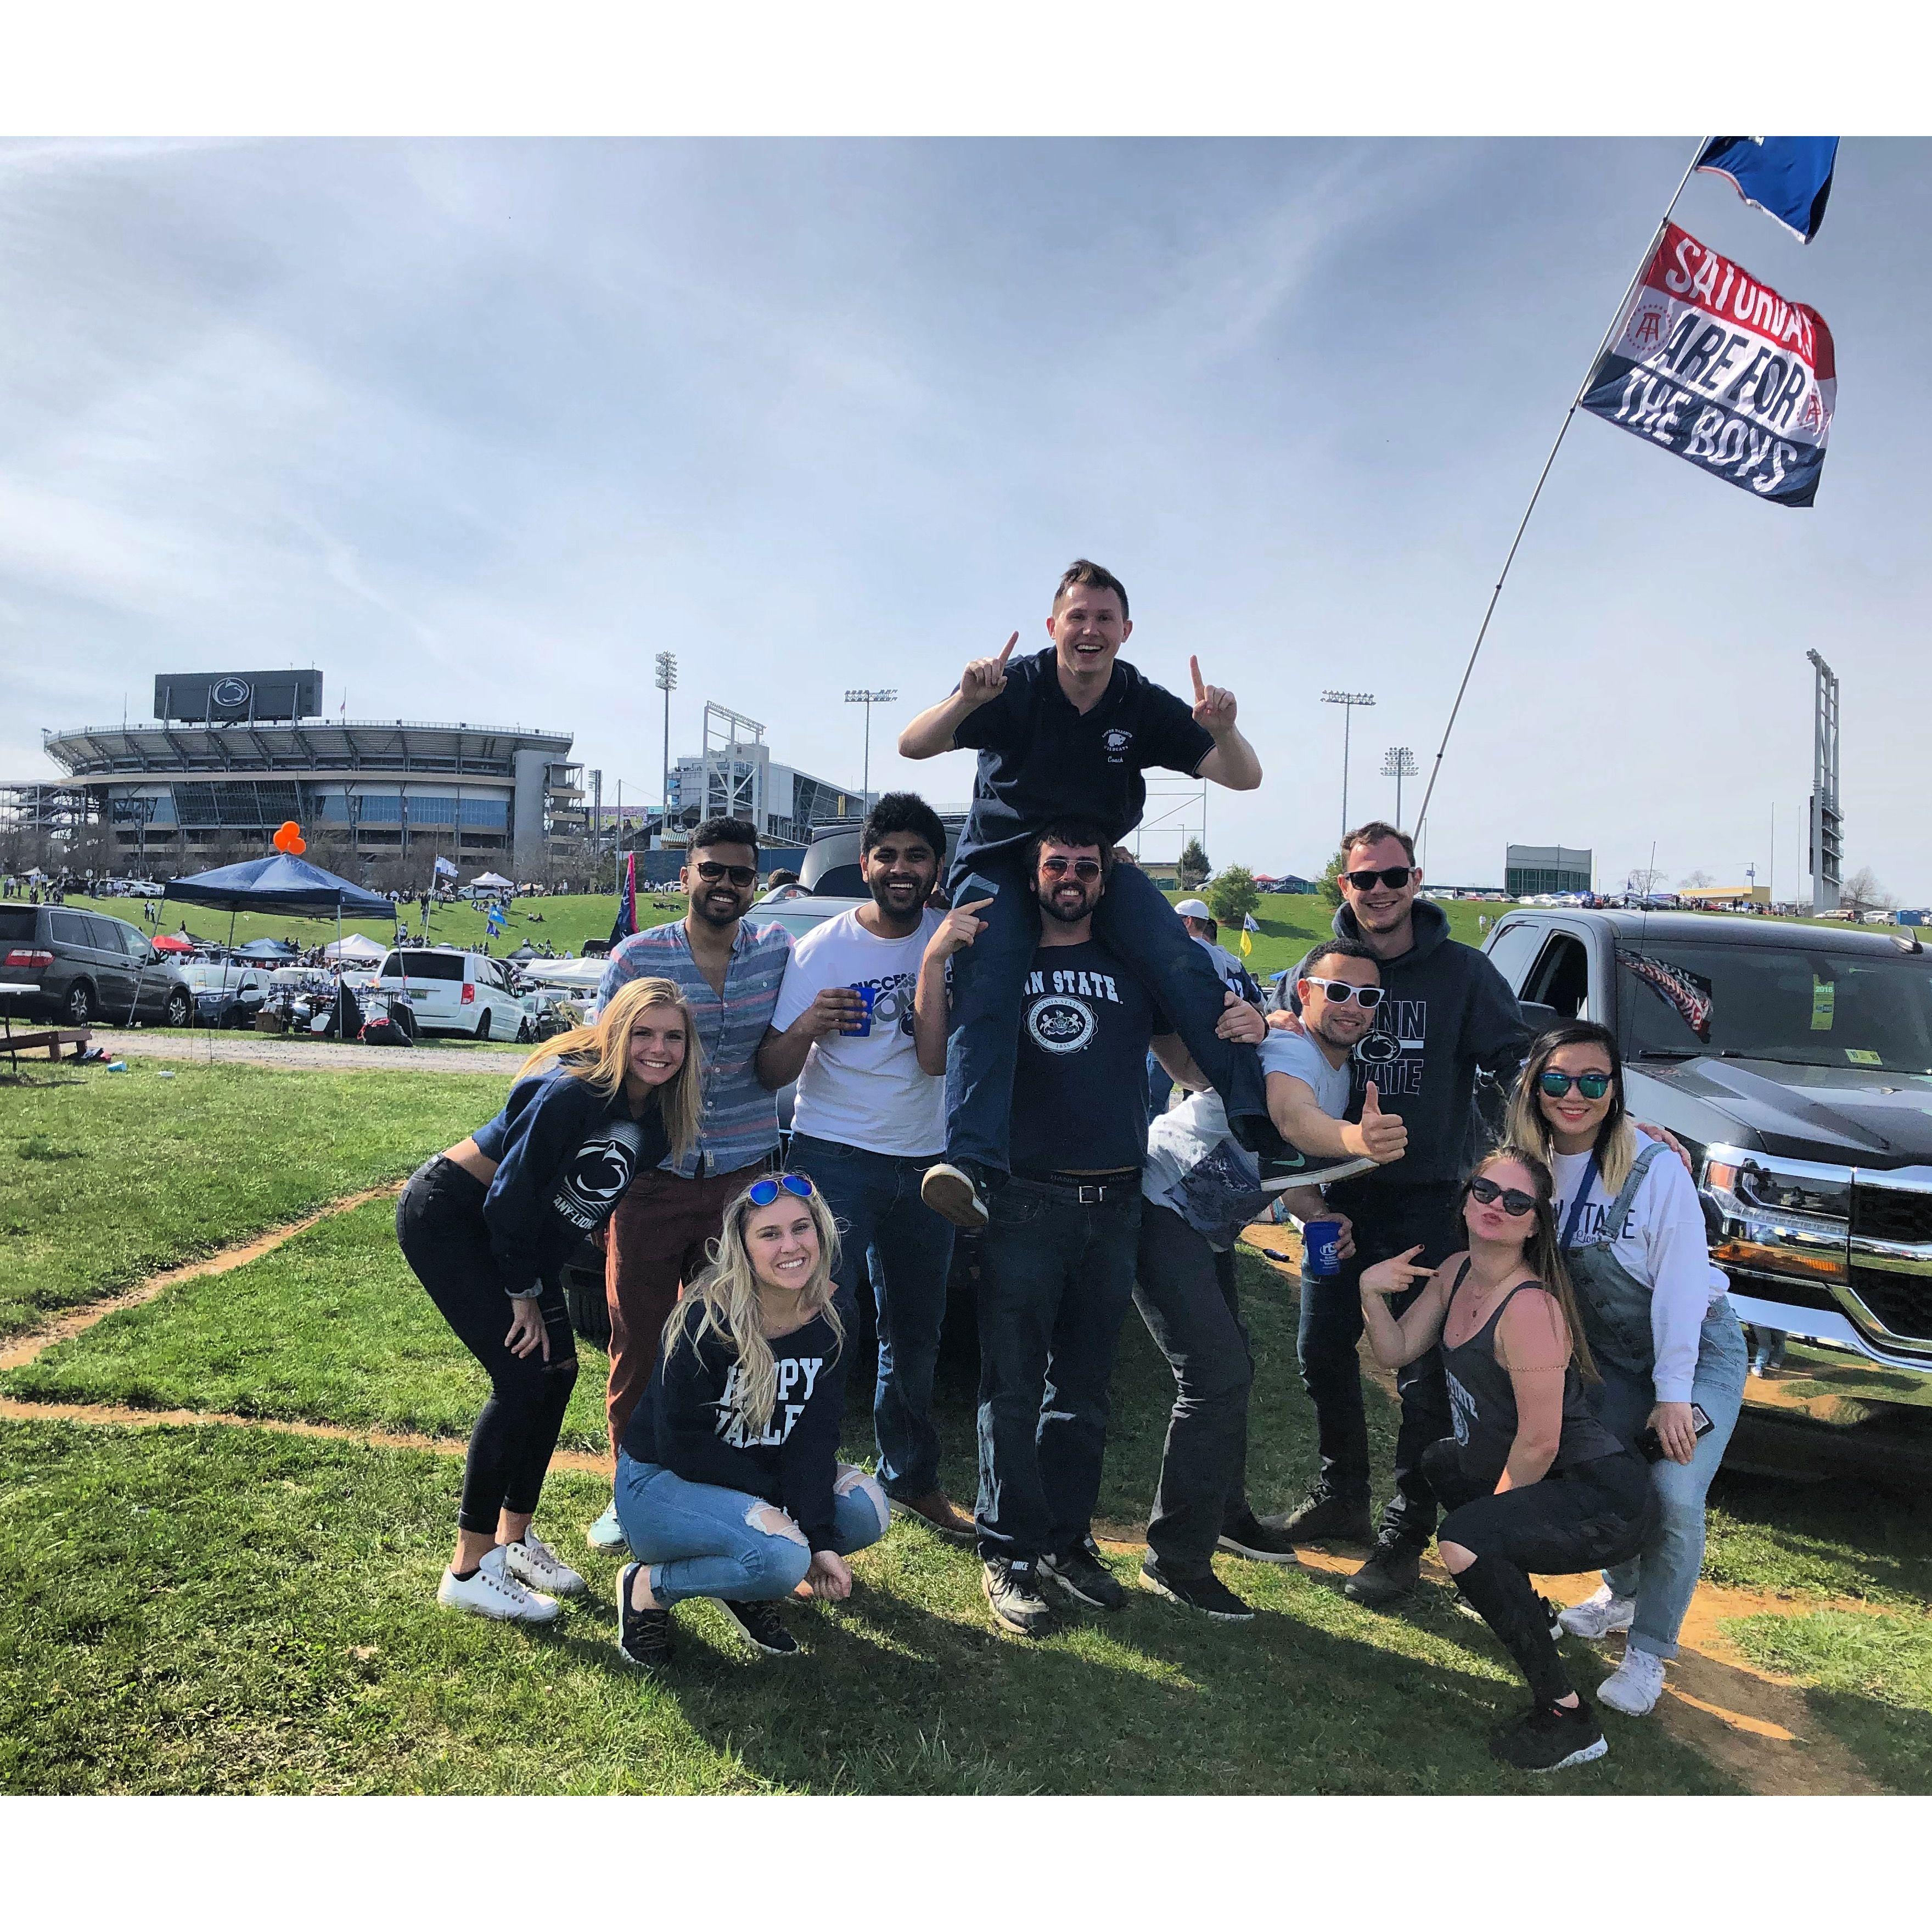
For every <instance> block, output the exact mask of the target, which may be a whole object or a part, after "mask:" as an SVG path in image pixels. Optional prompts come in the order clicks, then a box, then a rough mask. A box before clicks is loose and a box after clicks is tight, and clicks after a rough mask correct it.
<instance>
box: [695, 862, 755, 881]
mask: <svg viewBox="0 0 1932 1932" xmlns="http://www.w3.org/2000/svg"><path fill="white" fill-rule="evenodd" d="M693 869H694V871H696V872H697V876H698V877H700V879H702V880H703V881H704V883H706V885H707V886H715V884H716V883H718V880H720V879H729V880H730V881H731V883H732V884H733V885H734V886H755V885H756V884H757V883H758V868H757V866H755V865H720V864H719V863H718V861H717V860H716V859H699V860H698V862H697V865H696V866H695V867H694V868H693Z"/></svg>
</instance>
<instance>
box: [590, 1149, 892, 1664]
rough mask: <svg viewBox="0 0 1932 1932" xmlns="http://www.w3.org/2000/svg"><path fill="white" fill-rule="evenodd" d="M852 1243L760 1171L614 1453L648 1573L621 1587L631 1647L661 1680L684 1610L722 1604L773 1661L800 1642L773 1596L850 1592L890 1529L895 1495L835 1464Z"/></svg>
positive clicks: (632, 1535) (677, 1321)
mask: <svg viewBox="0 0 1932 1932" xmlns="http://www.w3.org/2000/svg"><path fill="white" fill-rule="evenodd" d="M837 1256H838V1230H837V1228H836V1226H835V1223H833V1221H832V1215H831V1212H830V1211H829V1209H828V1208H826V1205H825V1199H824V1197H823V1196H822V1195H821V1194H820V1193H819V1192H818V1190H817V1188H816V1187H814V1186H813V1184H812V1183H811V1181H810V1180H809V1179H808V1178H807V1177H806V1176H805V1175H802V1174H768V1175H761V1176H760V1178H758V1179H757V1180H756V1181H753V1182H752V1183H751V1185H750V1186H749V1187H746V1188H745V1190H743V1192H742V1193H740V1194H739V1196H737V1198H736V1199H735V1200H734V1201H733V1202H732V1203H731V1205H730V1206H729V1207H728V1208H726V1209H725V1211H724V1228H723V1230H722V1232H721V1234H720V1235H719V1236H718V1246H717V1249H716V1251H715V1260H714V1261H713V1262H712V1265H711V1267H710V1268H708V1269H707V1270H706V1271H705V1273H704V1274H703V1275H701V1276H700V1277H699V1278H698V1280H697V1281H696V1282H694V1283H692V1284H691V1286H690V1287H689V1288H688V1289H686V1290H685V1295H684V1299H683V1300H682V1301H681V1302H679V1304H678V1305H677V1307H676V1308H675V1309H674V1310H673V1311H672V1312H671V1316H670V1320H669V1321H667V1322H666V1323H665V1324H664V1346H662V1347H661V1349H659V1350H658V1359H657V1366H656V1367H655V1369H653V1370H652V1372H651V1379H650V1382H649V1386H648V1387H647V1388H646V1389H645V1391H644V1394H643V1400H641V1401H640V1403H638V1405H637V1409H636V1410H635V1412H634V1413H633V1414H632V1415H631V1421H630V1426H629V1427H628V1428H627V1429H626V1430H625V1432H624V1441H623V1445H622V1448H621V1449H620V1450H619V1452H618V1457H617V1485H616V1502H617V1520H618V1521H619V1523H621V1524H622V1526H623V1530H624V1536H625V1541H627V1542H628V1544H630V1546H631V1551H632V1553H633V1554H634V1556H635V1557H636V1558H637V1561H636V1562H631V1563H629V1564H627V1565H625V1568H624V1571H623V1574H622V1576H621V1577H619V1580H618V1584H617V1606H618V1643H619V1647H620V1648H621V1649H622V1651H623V1652H624V1655H625V1656H626V1657H627V1658H629V1659H630V1661H631V1662H632V1663H633V1664H641V1665H643V1666H644V1667H646V1668H647V1669H648V1668H653V1667H655V1666H657V1665H658V1664H661V1663H663V1662H664V1660H665V1659H666V1658H667V1657H668V1656H669V1655H670V1645H671V1629H670V1623H671V1619H670V1610H671V1606H672V1605H673V1604H678V1603H682V1601H684V1600H685V1598H688V1597H710V1598H715V1599H716V1601H718V1603H719V1604H721V1605H722V1606H723V1607H724V1611H725V1613H726V1614H727V1616H730V1618H731V1619H732V1620H733V1622H735V1623H736V1625H737V1626H738V1628H739V1630H740V1631H742V1632H743V1633H744V1634H745V1637H746V1638H747V1639H748V1640H749V1641H750V1642H751V1643H752V1644H753V1645H754V1646H755V1647H756V1648H757V1649H760V1650H761V1651H763V1652H765V1653H766V1655H769V1656H773V1657H784V1656H788V1655H790V1654H791V1653H792V1652H794V1651H796V1649H798V1644H797V1643H796V1640H794V1639H793V1637H792V1635H791V1634H790V1631H787V1629H786V1628H785V1627H784V1625H783V1624H782V1623H781V1622H780V1621H779V1619H778V1612H777V1609H776V1604H775V1600H776V1599H778V1598H784V1597H788V1596H790V1595H792V1594H793V1592H794V1591H796V1589H798V1588H799V1586H800V1585H803V1586H805V1587H806V1588H807V1589H809V1591H810V1592H811V1595H814V1596H816V1597H824V1598H843V1597H844V1596H847V1595H850V1592H851V1589H852V1573H851V1571H850V1570H848V1569H847V1568H846V1567H845V1559H846V1558H847V1556H850V1554H851V1553H852V1552H853V1550H862V1549H864V1548H865V1546H866V1545H867V1544H872V1543H876V1542H877V1541H878V1540H879V1538H880V1537H882V1536H883V1535H884V1534H885V1533H886V1527H887V1526H888V1525H889V1523H890V1522H891V1520H892V1513H891V1506H890V1505H889V1504H888V1503H887V1502H886V1495H885V1492H884V1491H883V1490H882V1489H880V1487H879V1485H878V1484H877V1483H876V1482H875V1481H874V1480H873V1479H872V1478H871V1477H870V1476H868V1475H866V1474H865V1472H864V1471H863V1470H862V1469H853V1468H852V1467H850V1466H849V1465H847V1464H844V1463H841V1462H840V1461H839V1460H838V1428H839V1424H840V1421H841V1419H842V1418H843V1416H844V1408H845V1376H846V1368H847V1362H846V1356H847V1349H846V1339H845V1338H846V1334H847V1329H848V1328H849V1325H850V1322H851V1320H852V1315H853V1307H852V1303H851V1301H850V1298H849V1297H848V1296H847V1295H844V1294H842V1293H841V1292H839V1290H838V1286H837V1284H836V1283H835V1281H834V1280H833V1279H832V1268H833V1266H834V1265H835V1262H836V1259H837Z"/></svg>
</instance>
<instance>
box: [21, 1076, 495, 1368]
mask: <svg viewBox="0 0 1932 1932" xmlns="http://www.w3.org/2000/svg"><path fill="white" fill-rule="evenodd" d="M478 1063H479V1064H478V1076H480V1077H478V1076H472V1075H469V1074H466V1073H463V1074H424V1073H408V1074H403V1073H393V1074H392V1073H281V1072H276V1071H272V1070H269V1069H267V1068H263V1067H251V1066H246V1065H237V1064H229V1063H226V1062H223V1063H218V1064H215V1065H213V1066H204V1067H197V1066H196V1065H194V1064H193V1063H192V1062H181V1063H177V1064H175V1065H174V1066H173V1067H172V1073H173V1075H174V1078H173V1079H170V1080H163V1079H161V1078H160V1069H159V1068H158V1067H155V1066H154V1065H152V1064H148V1063H146V1062H143V1061H135V1062H134V1063H133V1064H132V1065H131V1067H130V1070H129V1071H128V1072H127V1073H105V1072H104V1071H101V1070H97V1069H90V1070H86V1071H83V1072H77V1073H65V1072H55V1071H51V1070H50V1071H49V1072H48V1073H46V1074H44V1075H40V1074H36V1075H34V1076H31V1077H30V1078H29V1079H27V1080H26V1081H24V1082H22V1083H21V1084H20V1085H9V1086H7V1087H6V1088H4V1089H0V1334H7V1333H10V1332H11V1331H14V1330H17V1329H19V1328H25V1327H28V1326H30V1325H31V1324H32V1323H33V1322H34V1320H35V1319H37V1318H38V1317H40V1316H43V1315H45V1314H46V1313H49V1312H50V1311H52V1310H57V1309H62V1308H68V1307H73V1306H74V1304H76V1303H77V1302H82V1301H91V1300H92V1299H94V1298H96V1297H98V1296H99V1295H104V1294H106V1293H107V1292H110V1290H113V1289H118V1288H124V1287H127V1286H130V1284H132V1283H134V1282H136V1281H138V1280H140V1279H141V1278H142V1277H143V1276H144V1275H146V1274H151V1273H152V1272H154V1271H156V1270H157V1269H160V1268H167V1267H169V1266H172V1265H174V1264H175V1263H176V1262H183V1261H187V1260H190V1259H193V1258H194V1257H195V1256H200V1255H205V1254H208V1253H212V1252H213V1251H214V1250H216V1249H217V1248H220V1247H226V1246H228V1245H229V1244H231V1243H233V1242H235V1241H241V1240H242V1239H244V1238H246V1237H247V1236H248V1235H253V1234H257V1233H259V1232H260V1231H261V1230H263V1229H265V1228H270V1227H273V1226H276V1225H277V1224H278V1223H281V1222H284V1221H289V1220H296V1219H298V1218H299V1217H301V1216H302V1215H303V1214H308V1213H311V1212H313V1211H314V1210H315V1209H316V1208H320V1207H321V1206H323V1205H324V1204H325V1203H326V1202H329V1201H332V1200H335V1199H339V1198H340V1197H341V1196H343V1195H345V1194H348V1193H353V1192H354V1191H355V1190H356V1189H358V1188H362V1187H370V1186H371V1185H373V1184H376V1183H377V1182H379V1181H388V1180H392V1179H395V1178H398V1177H399V1176H401V1175H406V1174H407V1173H409V1172H410V1170H411V1169H413V1168H414V1167H415V1166H416V1165H417V1164H418V1163H419V1162H420V1161H422V1160H423V1159H424V1158H425V1157H426V1156H428V1154H433V1153H434V1152H436V1151H437V1150H438V1149H439V1148H444V1147H447V1146H449V1145H450V1144H451V1142H453V1141H456V1140H460V1139H461V1138H462V1137H463V1135H464V1134H466V1133H468V1132H469V1130H470V1129H471V1128H472V1127H475V1126H476V1125H477V1124H478V1123H479V1122H480V1121H484V1120H487V1118H489V1116H490V1113H491V1112H493V1110H494V1109H496V1106H498V1105H499V1104H500V1100H499V1096H500V1094H501V1093H502V1091H505V1089H506V1088H507V1085H508V1072H509V1070H508V1068H505V1067H498V1066H496V1065H495V1064H489V1063H487V1062H485V1061H484V1057H483V1056H481V1055H479V1056H478Z"/></svg>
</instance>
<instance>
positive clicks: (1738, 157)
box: [1697, 134, 1838, 242]
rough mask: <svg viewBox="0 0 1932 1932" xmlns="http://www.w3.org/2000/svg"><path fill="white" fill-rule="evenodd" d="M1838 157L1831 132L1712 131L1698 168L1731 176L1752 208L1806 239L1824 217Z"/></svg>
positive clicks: (1836, 139) (1809, 237) (1704, 171)
mask: <svg viewBox="0 0 1932 1932" xmlns="http://www.w3.org/2000/svg"><path fill="white" fill-rule="evenodd" d="M1837 165H1838V136H1837V135H1835V134H1714V135H1712V137H1711V139H1710V140H1709V142H1708V143H1707V144H1706V146H1705V149H1704V151H1703V153H1702V154H1700V155H1699V156H1698V157H1697V166H1698V169H1699V171H1700V172H1701V173H1703V174H1708V175H1730V178H1731V184H1732V185H1733V187H1736V190H1737V191H1738V192H1739V193H1740V194H1741V195H1742V196H1744V198H1745V200H1747V201H1748V202H1750V203H1751V205H1752V207H1754V208H1763V210H1764V211H1765V213H1766V214H1768V215H1769V216H1770V217H1772V220H1774V221H1781V222H1783V223H1784V225H1785V226H1786V227H1787V228H1788V229H1790V230H1791V232H1792V233H1793V234H1794V235H1796V236H1797V237H1798V239H1799V241H1801V242H1808V241H1810V240H1811V238H1812V236H1814V235H1815V234H1817V232H1818V225H1819V223H1820V222H1822V221H1823V220H1824V218H1825V203H1826V200H1827V199H1829V197H1830V195H1831V192H1832V169H1833V168H1834V167H1835V166H1837Z"/></svg>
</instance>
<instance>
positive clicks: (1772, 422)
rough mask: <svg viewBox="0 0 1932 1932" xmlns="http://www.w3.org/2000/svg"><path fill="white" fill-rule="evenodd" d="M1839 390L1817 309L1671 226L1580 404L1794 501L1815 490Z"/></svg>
mask: <svg viewBox="0 0 1932 1932" xmlns="http://www.w3.org/2000/svg"><path fill="white" fill-rule="evenodd" d="M1583 407H1584V408H1585V409H1586V410H1589V411H1590V413H1592V415H1593V416H1601V417H1602V418H1603V419H1604V421H1605V422H1613V423H1615V424H1616V425H1617V426H1618V428H1620V429H1626V430H1628V431H1630V432H1631V434H1632V435H1634V436H1641V437H1647V438H1649V440H1651V441H1652V442H1653V443H1659V444H1661V445H1662V446H1663V447H1664V449H1667V450H1669V451H1670V452H1671V453H1672V454H1673V455H1676V456H1681V457H1682V458H1684V460H1685V461H1686V462H1687V463H1697V464H1698V465H1699V466H1700V467H1702V468H1703V469H1708V470H1709V471H1710V472H1711V473H1712V475H1715V476H1720V477H1722V478H1723V479H1724V481H1726V482H1727V483H1730V484H1735V485H1736V487H1738V488H1739V489H1741V490H1750V491H1751V492H1752V493H1754V495H1756V496H1762V497H1763V498H1764V499H1766V501H1767V502H1774V503H1784V504H1787V505H1790V506H1792V507H1793V508H1796V507H1800V506H1802V505H1808V504H1809V503H1810V502H1811V500H1812V499H1813V498H1814V496H1817V493H1818V477H1819V473H1820V471H1821V470H1822V469H1823V467H1824V463H1825V443H1826V438H1827V437H1828V436H1829V434H1830V433H1831V428H1832V413H1833V411H1834V410H1835V409H1836V408H1837V407H1838V365H1837V362H1836V360H1835V357H1834V355H1833V352H1832V332H1831V331H1830V329H1828V328H1827V327H1826V326H1825V318H1824V317H1823V316H1821V315H1820V314H1819V313H1818V311H1817V310H1816V309H1814V308H1808V306H1806V305H1805V304H1804V303H1802V302H1787V301H1786V299H1784V296H1781V295H1780V294H1779V293H1778V291H1777V290H1775V289H1772V288H1769V287H1766V285H1765V284H1763V283H1762V282H1760V281H1757V280H1756V279H1755V278H1754V277H1753V276H1751V275H1750V274H1748V272H1746V271H1745V269H1742V268H1740V267H1739V266H1738V265H1737V263H1735V262H1731V261H1727V260H1726V259H1725V258H1724V257H1723V256H1721V255H1720V254H1718V253H1717V251H1715V249H1711V248H1706V247H1705V246H1704V245H1703V242H1700V241H1698V240H1697V238H1696V237H1695V236H1692V235H1689V234H1687V233H1685V231H1684V229H1681V228H1679V227H1678V226H1676V224H1675V223H1666V224H1665V227H1664V239H1663V240H1662V242H1660V243H1659V244H1658V248H1657V251H1656V253H1655V254H1653V255H1652V257H1651V258H1650V260H1649V263H1647V264H1646V267H1645V269H1644V272H1643V277H1642V278H1641V279H1640V281H1639V282H1638V284H1637V288H1636V290H1635V292H1634V293H1633V294H1632V296H1631V299H1630V301H1629V302H1628V304H1627V305H1625V309H1624V312H1623V314H1622V317H1620V318H1619V323H1618V326H1617V329H1616V333H1615V335H1613V336H1612V338H1610V347H1608V348H1607V349H1606V350H1604V353H1603V354H1602V356H1600V357H1599V358H1598V362H1597V366H1596V367H1595V368H1594V369H1593V370H1592V371H1591V372H1590V380H1589V383H1588V384H1587V385H1586V387H1585V389H1584V392H1583Z"/></svg>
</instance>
